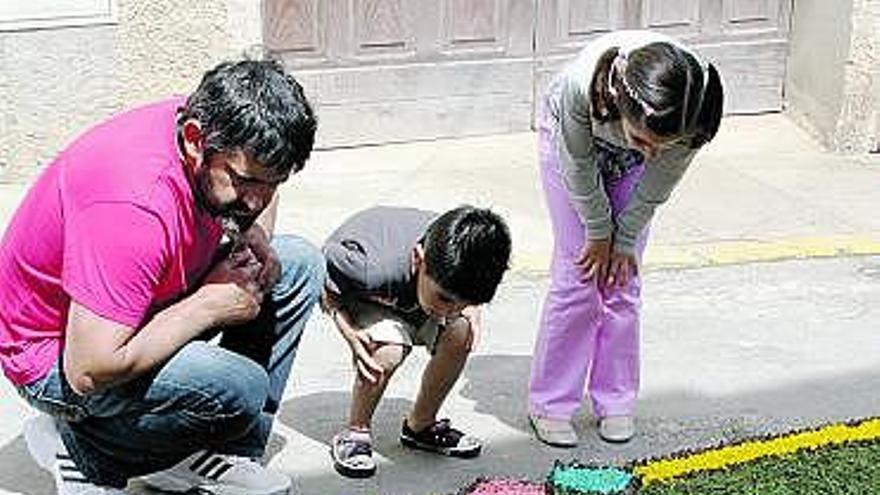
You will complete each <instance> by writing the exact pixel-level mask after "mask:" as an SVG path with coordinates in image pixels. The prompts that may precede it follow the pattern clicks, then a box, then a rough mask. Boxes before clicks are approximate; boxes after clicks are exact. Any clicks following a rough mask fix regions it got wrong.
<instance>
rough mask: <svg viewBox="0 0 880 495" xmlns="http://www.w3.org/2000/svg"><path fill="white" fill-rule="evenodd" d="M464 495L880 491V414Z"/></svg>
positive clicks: (500, 483) (504, 482) (485, 483)
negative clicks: (878, 416) (876, 416)
mask: <svg viewBox="0 0 880 495" xmlns="http://www.w3.org/2000/svg"><path fill="white" fill-rule="evenodd" d="M459 493H460V494H462V495H635V494H639V495H680V494H688V495H698V494H704V493H705V494H710V493H711V494H731V495H733V494H762V495H763V494H768V495H769V494H773V495H777V494H778V495H783V494H786V495H787V494H797V495H812V494H817V495H818V494H823V495H828V494H840V495H850V494H852V495H857V494H858V495H869V494H877V495H880V418H873V419H866V420H862V421H858V422H851V423H845V424H833V425H829V426H825V427H821V428H816V429H811V430H804V431H796V432H792V433H788V434H784V435H778V436H771V437H766V438H760V439H754V440H747V441H743V442H737V443H733V444H728V445H721V446H718V447H713V448H709V449H705V450H700V451H694V452H679V453H675V454H672V455H670V456H666V457H662V458H652V459H644V460H639V461H636V462H633V463H631V464H629V465H627V466H623V467H603V466H587V465H581V464H578V463H572V464H562V463H559V462H557V463H556V465H555V466H554V467H553V469H552V470H551V472H550V474H549V475H548V477H547V479H546V480H544V481H543V482H540V483H537V482H532V481H527V480H512V479H503V478H486V479H479V480H477V481H475V482H474V483H473V484H471V485H470V486H469V487H467V488H465V489H464V490H462V491H461V492H459Z"/></svg>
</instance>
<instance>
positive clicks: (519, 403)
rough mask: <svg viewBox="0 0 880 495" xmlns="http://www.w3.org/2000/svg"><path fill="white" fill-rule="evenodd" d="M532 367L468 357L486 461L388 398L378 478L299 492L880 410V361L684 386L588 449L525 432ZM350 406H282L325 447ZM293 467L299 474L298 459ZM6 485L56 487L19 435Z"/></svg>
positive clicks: (365, 486)
mask: <svg viewBox="0 0 880 495" xmlns="http://www.w3.org/2000/svg"><path fill="white" fill-rule="evenodd" d="M528 367H529V357H528V356H521V355H475V356H473V357H472V359H471V360H470V362H469V363H468V366H467V368H466V369H465V375H464V380H465V382H464V384H463V387H462V389H461V395H462V396H463V397H464V398H466V399H468V400H471V401H474V403H475V404H474V407H475V410H476V412H477V413H479V414H484V415H487V416H491V417H494V418H496V419H497V420H499V421H500V422H501V423H503V424H504V425H506V426H508V427H510V428H512V429H513V430H514V431H513V432H512V433H511V434H507V435H504V436H503V437H502V438H495V439H493V438H492V437H491V436H489V438H488V440H489V443H488V444H487V446H486V449H485V452H484V454H483V455H482V456H481V457H479V458H477V459H473V460H458V459H447V458H441V457H437V456H434V455H431V454H426V453H420V452H413V451H409V450H404V449H403V448H402V447H400V445H399V444H398V442H397V438H396V434H395V433H393V432H397V431H399V428H400V421H401V418H402V417H403V416H404V414H405V413H406V411H407V410H408V409H409V407H410V406H411V405H412V403H411V402H410V401H408V400H403V399H399V398H394V397H389V398H387V399H386V400H383V401H382V403H380V405H379V408H378V410H377V412H376V415H375V429H376V430H377V431H380V432H382V435H381V436H380V437H379V438H377V439H376V445H375V448H376V451H377V452H378V453H379V454H381V455H382V456H383V457H384V458H385V459H387V461H385V462H382V463H380V465H379V472H378V473H377V475H376V476H375V477H374V478H371V479H368V480H349V479H346V478H343V477H341V476H339V475H337V474H336V473H335V472H333V471H332V468H331V467H330V463H329V459H328V460H327V470H326V471H323V472H320V473H317V474H315V473H309V474H303V475H298V476H297V485H298V486H299V487H300V490H301V493H303V494H305V495H318V494H321V495H324V494H370V495H375V494H377V493H378V494H382V495H398V494H399V495H402V494H411V495H418V494H429V493H430V494H437V493H455V492H456V491H457V490H459V489H460V488H462V487H463V486H465V485H466V484H467V483H469V482H470V481H472V480H473V479H475V478H477V477H478V476H481V475H503V476H518V477H527V478H530V479H532V480H540V479H541V478H542V477H543V476H545V475H546V473H547V472H548V470H549V467H550V466H551V465H552V463H553V461H554V460H556V459H561V460H568V459H579V460H581V461H585V462H597V463H602V464H615V463H622V462H626V461H628V460H633V459H638V458H643V457H648V456H660V455H664V454H667V453H671V452H676V451H679V450H682V449H691V448H704V447H708V446H712V445H716V444H718V443H720V442H730V441H735V440H739V439H743V438H752V437H756V436H760V435H765V434H772V433H779V432H785V431H789V430H791V429H794V428H805V427H811V426H816V425H820V424H823V423H827V422H830V421H841V420H850V419H856V418H863V417H868V416H874V415H878V414H880V393H878V392H880V386H878V384H880V367H877V368H874V369H871V370H868V371H865V372H862V373H855V374H849V375H841V376H837V377H831V378H827V379H821V380H813V381H809V382H801V383H796V384H793V385H791V386H787V387H784V388H778V389H757V390H755V391H752V392H748V393H745V394H739V395H731V396H715V397H705V396H697V395H693V394H689V393H684V392H672V393H666V394H661V395H649V396H646V397H644V398H643V399H642V400H641V402H640V407H639V417H638V427H639V433H638V435H637V436H636V438H635V439H633V441H631V442H629V443H627V444H624V445H609V444H606V443H603V442H601V441H600V440H599V439H598V438H597V436H596V434H595V432H594V430H593V428H592V422H591V421H590V420H589V419H588V416H587V415H584V416H582V417H581V418H580V419H579V421H578V422H577V427H578V430H579V432H580V434H581V445H580V446H578V447H577V448H575V449H571V450H560V449H554V448H551V447H547V446H545V445H543V444H540V443H538V442H536V441H534V440H533V439H532V437H531V432H530V431H529V430H528V425H527V423H526V420H525V415H524V413H523V411H524V404H525V395H526V389H525V383H527V382H526V378H527V376H528ZM348 403H349V394H348V393H346V392H322V393H316V394H311V395H306V396H300V397H295V398H293V399H291V400H289V401H287V402H285V403H284V405H283V408H282V412H281V415H280V417H279V420H280V421H282V422H283V423H284V424H285V425H287V426H289V427H291V428H293V429H295V430H297V431H298V432H300V433H302V434H303V435H306V436H307V437H309V438H311V439H314V440H316V441H318V442H322V443H327V442H328V441H329V439H330V438H331V437H332V436H333V434H334V433H335V432H336V431H337V430H338V429H339V428H340V427H341V425H343V424H344V423H345V418H346V415H347V411H348ZM475 433H477V434H478V435H480V434H481V433H480V431H476V432H475ZM483 436H484V437H485V436H486V435H485V434H483ZM279 441H280V440H278V439H275V442H276V443H275V444H274V445H270V451H272V452H277V451H278V450H279V449H281V448H282V447H283V444H278V443H277V442H279ZM293 448H294V449H295V448H296V446H293ZM288 469H289V470H290V471H291V472H293V473H294V474H296V473H297V469H296V466H295V465H292V466H288ZM0 490H7V491H10V492H14V493H15V492H17V493H26V494H45V493H52V481H51V478H50V477H49V476H48V474H46V473H45V472H43V471H41V470H40V469H39V468H38V467H37V466H36V465H35V464H34V463H33V462H32V461H31V459H30V455H29V454H28V453H27V449H26V447H25V445H24V440H23V438H22V437H21V436H18V437H16V438H15V439H14V440H13V441H11V442H10V443H8V444H6V445H5V446H4V447H3V448H2V449H0Z"/></svg>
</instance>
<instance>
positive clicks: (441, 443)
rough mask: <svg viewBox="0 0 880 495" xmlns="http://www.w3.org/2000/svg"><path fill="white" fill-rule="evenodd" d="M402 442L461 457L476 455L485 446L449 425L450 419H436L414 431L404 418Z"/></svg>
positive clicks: (411, 446)
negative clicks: (421, 428)
mask: <svg viewBox="0 0 880 495" xmlns="http://www.w3.org/2000/svg"><path fill="white" fill-rule="evenodd" d="M400 443H402V444H403V445H404V446H405V447H410V448H413V449H420V450H427V451H428V452H434V453H437V454H442V455H446V456H449V457H461V458H468V457H476V456H478V455H480V450H482V448H483V443H482V442H481V441H480V440H478V439H477V438H476V437H472V436H470V435H466V434H464V432H462V431H459V430H456V429H455V428H453V427H452V426H450V425H449V420H448V419H441V420H439V421H435V422H434V424H432V425H430V426H428V427H427V428H425V429H424V430H421V431H418V432H416V431H413V430H412V429H411V428H410V427H409V425H407V424H406V420H404V421H403V428H401V431H400Z"/></svg>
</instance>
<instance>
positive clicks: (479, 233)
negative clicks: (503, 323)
mask: <svg viewBox="0 0 880 495" xmlns="http://www.w3.org/2000/svg"><path fill="white" fill-rule="evenodd" d="M423 246H424V249H425V270H426V273H427V274H428V276H430V277H431V278H432V279H434V281H435V282H437V284H438V285H439V286H440V287H441V288H442V289H443V290H444V291H446V292H448V293H449V294H450V295H451V296H453V297H455V298H456V299H458V300H459V301H461V302H466V303H469V304H483V303H487V302H489V301H491V300H492V297H493V296H494V295H495V289H496V288H498V284H499V283H500V282H501V277H502V276H503V275H504V271H505V270H507V268H508V264H509V261H510V231H509V230H508V228H507V224H505V223H504V220H503V219H502V218H501V217H500V216H498V215H497V214H495V213H493V212H492V211H490V210H488V209H483V208H475V207H473V206H469V205H464V206H460V207H458V208H455V209H453V210H450V211H448V212H446V213H444V214H443V215H441V216H440V217H438V218H437V219H436V220H434V222H433V223H431V225H430V226H429V227H428V231H427V232H426V233H425V238H424V241H423Z"/></svg>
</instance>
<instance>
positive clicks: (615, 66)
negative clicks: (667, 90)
mask: <svg viewBox="0 0 880 495" xmlns="http://www.w3.org/2000/svg"><path fill="white" fill-rule="evenodd" d="M628 64H629V60H628V59H627V54H626V53H625V52H624V51H623V50H618V52H617V57H615V58H614V61H613V62H611V70H609V71H608V88H609V91H610V92H611V95H612V96H614V97H617V90H616V89H615V87H614V84H613V82H614V80H613V73H614V72H617V73H618V75H619V76H620V77H619V78H620V82H621V84H622V85H623V89H624V90H625V91H626V94H627V95H628V96H629V97H630V99H632V100H633V101H635V102H636V103H638V105H639V107H641V109H642V113H644V114H645V116H646V117H650V116H652V115H654V114H656V113H657V111H656V110H655V109H654V107H652V106H651V105H649V104H648V102H646V101H645V100H643V99H642V98H641V97H639V94H638V93H636V90H635V89H633V87H632V86H630V84H629V82H627V80H626V66H627V65H628Z"/></svg>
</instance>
